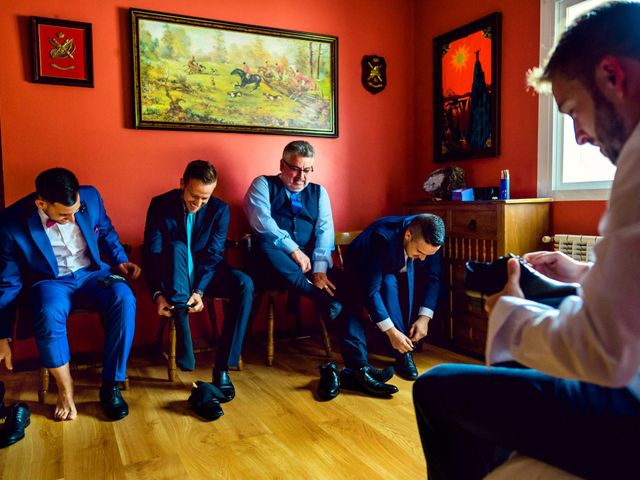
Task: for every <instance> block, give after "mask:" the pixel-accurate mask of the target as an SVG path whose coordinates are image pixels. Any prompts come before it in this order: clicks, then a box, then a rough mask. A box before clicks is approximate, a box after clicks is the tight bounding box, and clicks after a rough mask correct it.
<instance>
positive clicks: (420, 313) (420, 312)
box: [418, 307, 433, 318]
mask: <svg viewBox="0 0 640 480" xmlns="http://www.w3.org/2000/svg"><path fill="white" fill-rule="evenodd" d="M418 316H424V317H429V318H433V310H431V309H430V308H427V307H420V309H419V310H418Z"/></svg>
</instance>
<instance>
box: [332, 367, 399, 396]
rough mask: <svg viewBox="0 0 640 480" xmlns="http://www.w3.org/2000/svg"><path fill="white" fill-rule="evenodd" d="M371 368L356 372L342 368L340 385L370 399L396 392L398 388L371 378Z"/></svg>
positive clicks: (363, 368) (360, 369)
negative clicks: (361, 393)
mask: <svg viewBox="0 0 640 480" xmlns="http://www.w3.org/2000/svg"><path fill="white" fill-rule="evenodd" d="M371 368H372V367H371V366H370V365H366V366H364V367H362V368H359V369H358V370H352V369H350V368H346V367H345V368H343V369H342V371H341V372H340V384H341V386H342V388H344V389H347V390H358V391H360V392H363V393H366V394H367V395H369V396H372V397H389V396H391V395H393V394H394V393H397V392H398V387H396V386H395V385H388V384H386V383H382V382H379V381H378V380H376V379H375V378H373V377H372V376H371Z"/></svg>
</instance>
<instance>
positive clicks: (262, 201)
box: [244, 140, 342, 320]
mask: <svg viewBox="0 0 640 480" xmlns="http://www.w3.org/2000/svg"><path fill="white" fill-rule="evenodd" d="M314 155H315V152H314V150H313V147H312V146H311V144H310V143H309V142H305V141H302V140H297V141H294V142H291V143H289V144H288V145H287V146H285V148H284V151H283V152H282V158H281V159H280V174H279V175H263V176H260V177H257V178H256V179H255V180H254V181H253V183H252V184H251V186H250V187H249V190H248V191H247V194H246V195H245V197H244V208H245V212H246V214H247V218H248V220H249V224H250V225H251V230H253V232H254V234H255V235H256V237H257V242H256V244H257V248H256V250H257V259H256V260H257V264H258V266H257V268H256V272H257V276H258V279H257V280H258V281H259V282H261V283H265V286H266V287H267V288H279V286H280V285H283V286H286V287H289V288H291V289H292V290H294V291H296V292H298V293H301V294H302V295H305V296H307V297H309V298H311V299H312V300H313V301H314V302H315V303H316V305H317V306H318V307H320V309H321V310H322V311H323V313H325V314H326V315H327V316H328V318H329V319H331V320H333V319H335V318H336V317H337V316H338V314H339V313H340V311H341V310H342V305H341V304H340V303H339V302H337V301H336V300H335V299H334V294H335V290H336V285H335V280H336V279H335V277H334V273H335V272H334V271H333V269H332V268H331V267H332V266H333V262H332V260H331V252H332V251H333V250H334V231H333V216H332V213H331V203H330V201H329V195H328V194H327V191H326V189H325V188H324V187H323V186H322V185H318V184H316V183H310V182H309V175H310V174H311V173H313V163H314ZM307 276H308V277H309V278H307ZM274 282H275V284H274Z"/></svg>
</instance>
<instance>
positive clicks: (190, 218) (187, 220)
mask: <svg viewBox="0 0 640 480" xmlns="http://www.w3.org/2000/svg"><path fill="white" fill-rule="evenodd" d="M195 217H196V215H195V213H193V212H187V217H186V218H185V228H186V229H187V268H188V269H189V287H190V288H193V256H192V255H191V233H192V232H193V222H194V218H195Z"/></svg>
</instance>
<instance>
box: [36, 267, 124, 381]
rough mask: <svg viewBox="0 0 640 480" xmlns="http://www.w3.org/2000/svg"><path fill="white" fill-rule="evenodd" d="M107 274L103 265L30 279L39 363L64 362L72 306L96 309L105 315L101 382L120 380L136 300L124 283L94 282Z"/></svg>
mask: <svg viewBox="0 0 640 480" xmlns="http://www.w3.org/2000/svg"><path fill="white" fill-rule="evenodd" d="M110 274H111V272H110V271H109V270H106V269H105V270H89V269H87V268H82V269H80V270H77V271H75V272H74V273H71V274H69V275H65V276H64V277H60V278H57V279H53V280H42V281H39V282H36V283H34V284H33V285H32V286H31V287H30V288H29V290H28V292H27V297H28V302H29V309H30V312H31V317H32V319H33V327H34V331H35V337H36V344H37V346H38V350H39V351H40V357H41V359H42V364H43V365H44V367H46V368H57V367H61V366H63V365H65V364H66V363H68V362H69V359H70V353H69V341H68V339H67V317H68V316H69V313H70V312H71V310H72V308H85V309H97V310H98V311H100V313H102V314H103V315H104V316H105V318H106V323H105V325H104V328H105V337H104V367H103V370H102V378H103V381H105V382H112V381H118V382H123V381H125V380H126V378H127V360H128V359H129V352H130V350H131V343H132V342H133V333H134V329H135V318H136V299H135V297H134V296H133V292H132V291H131V288H130V287H129V286H128V285H127V284H125V283H114V284H112V285H110V286H108V287H104V286H102V285H101V284H100V283H99V280H101V279H102V278H104V277H106V276H108V275H110Z"/></svg>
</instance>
